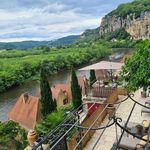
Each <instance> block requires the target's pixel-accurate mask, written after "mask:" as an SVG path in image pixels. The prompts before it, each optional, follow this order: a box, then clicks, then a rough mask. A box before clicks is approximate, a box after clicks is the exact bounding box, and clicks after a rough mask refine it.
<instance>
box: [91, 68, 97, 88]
mask: <svg viewBox="0 0 150 150" xmlns="http://www.w3.org/2000/svg"><path fill="white" fill-rule="evenodd" d="M94 81H96V75H95V70H90V86H92V84H93V83H94Z"/></svg>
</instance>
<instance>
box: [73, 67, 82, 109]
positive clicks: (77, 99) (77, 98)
mask: <svg viewBox="0 0 150 150" xmlns="http://www.w3.org/2000/svg"><path fill="white" fill-rule="evenodd" d="M71 93H72V101H73V106H74V107H75V108H78V107H79V106H80V105H81V104H82V94H81V87H80V85H79V83H78V79H77V76H76V73H75V70H74V69H72V75H71Z"/></svg>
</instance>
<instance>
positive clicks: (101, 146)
mask: <svg viewBox="0 0 150 150" xmlns="http://www.w3.org/2000/svg"><path fill="white" fill-rule="evenodd" d="M124 97H125V96H120V97H119V100H123V99H124ZM133 98H134V99H135V100H136V101H138V102H139V103H141V104H143V105H144V104H145V101H146V100H147V99H150V98H149V97H148V98H146V99H145V98H141V91H140V90H138V91H136V92H135V94H134V97H133ZM133 105H134V102H133V101H132V100H130V98H129V99H128V100H126V101H124V102H122V103H120V104H119V106H118V108H117V110H116V113H115V116H116V117H120V118H122V123H121V124H122V125H123V124H124V123H125V122H126V120H127V119H128V116H129V114H130V112H131V110H132V107H133ZM141 108H142V107H141V106H140V105H138V104H137V105H136V106H135V108H134V110H133V112H132V115H131V118H130V119H129V123H128V124H131V123H132V124H133V125H134V123H135V124H142V121H143V120H149V118H150V114H146V113H145V114H142V116H141ZM108 122H109V119H108V116H107V117H106V118H105V120H104V122H103V123H102V125H101V126H105V125H107V124H108ZM116 134H117V137H118V138H119V137H120V135H121V129H120V128H119V127H117V131H116V126H115V124H114V125H113V126H111V127H109V128H107V129H106V130H105V131H104V130H97V131H96V132H95V133H94V135H93V137H92V138H91V140H90V141H89V142H88V143H87V145H86V147H85V148H84V150H110V149H111V148H112V146H113V144H114V142H115V141H116ZM123 137H127V133H126V132H124V134H123ZM128 137H129V138H131V139H133V136H132V135H128ZM128 140H129V139H128ZM124 144H125V143H124Z"/></svg>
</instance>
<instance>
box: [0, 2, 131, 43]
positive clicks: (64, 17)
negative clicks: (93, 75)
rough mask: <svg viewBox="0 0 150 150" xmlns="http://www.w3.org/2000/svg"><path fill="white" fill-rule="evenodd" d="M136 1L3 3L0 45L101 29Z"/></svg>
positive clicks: (0, 11)
mask: <svg viewBox="0 0 150 150" xmlns="http://www.w3.org/2000/svg"><path fill="white" fill-rule="evenodd" d="M131 1H132V0H0V42H14V41H27V40H34V41H35V40H36V41H43V40H47V41H48V40H53V39H57V38H61V37H64V36H68V35H78V34H81V33H83V32H84V31H85V30H86V29H93V28H96V27H98V26H100V23H101V19H102V17H103V16H105V15H106V14H107V13H109V12H110V11H112V10H113V9H115V8H116V7H117V6H118V5H119V4H121V3H127V2H131Z"/></svg>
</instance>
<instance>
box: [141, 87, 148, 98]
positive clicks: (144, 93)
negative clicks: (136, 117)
mask: <svg viewBox="0 0 150 150" xmlns="http://www.w3.org/2000/svg"><path fill="white" fill-rule="evenodd" d="M146 91H147V87H143V91H141V97H142V98H146Z"/></svg>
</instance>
